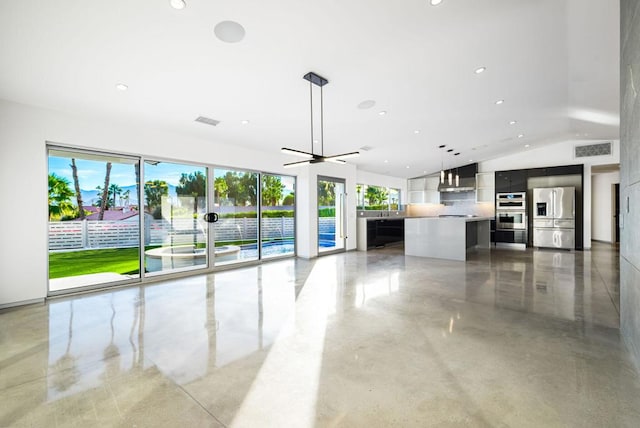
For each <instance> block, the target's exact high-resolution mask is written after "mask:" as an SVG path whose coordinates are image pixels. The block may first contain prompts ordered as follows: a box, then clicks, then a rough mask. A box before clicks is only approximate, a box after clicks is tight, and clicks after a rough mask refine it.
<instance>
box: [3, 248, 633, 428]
mask: <svg viewBox="0 0 640 428" xmlns="http://www.w3.org/2000/svg"><path fill="white" fill-rule="evenodd" d="M617 258H618V253H617V251H616V250H615V249H614V248H612V247H611V246H609V245H604V244H598V243H594V247H593V250H592V251H586V252H575V253H574V252H554V251H536V250H527V251H513V250H502V249H494V250H492V251H488V250H484V251H480V252H477V253H474V254H472V255H471V256H470V260H469V261H467V262H466V263H464V262H451V261H443V260H435V259H423V258H418V257H405V256H404V255H403V253H402V249H401V248H390V249H382V250H375V251H370V252H368V253H364V252H349V253H345V254H339V255H331V256H326V257H321V258H319V259H317V260H312V261H307V260H294V259H288V260H280V261H275V262H271V263H265V264H263V265H261V266H256V267H248V268H241V269H237V270H232V271H225V272H220V273H217V274H215V275H201V276H194V277H190V278H187V279H180V280H172V281H167V282H164V283H157V284H153V285H147V286H144V287H130V288H124V289H117V290H112V291H107V292H99V293H93V294H86V295H80V296H75V297H69V298H62V299H55V300H50V301H49V302H48V303H46V304H45V305H36V306H30V307H24V308H18V309H13V310H5V311H2V312H0V426H2V427H4V426H10V427H22V426H33V427H54V426H60V427H76V426H77V427H88V426H101V427H102V426H129V427H132V426H137V427H165V426H166V427H183V426H184V427H186V426H189V427H207V426H214V427H215V426H234V427H267V426H273V427H302V428H304V427H338V426H340V427H388V426H400V427H409V426H416V427H424V426H447V427H448V426H461V427H462V426H465V427H466V426H498V427H556V426H558V427H564V426H569V427H605V426H606V427H617V426H634V427H637V426H639V425H640V377H639V375H638V373H637V372H636V371H635V369H634V367H633V365H632V363H631V362H630V360H629V358H628V355H627V353H626V351H625V349H624V345H623V343H622V342H621V339H620V334H619V330H618V319H619V316H618V308H619V302H618V301H619V295H618V282H619V279H618V278H619V277H618V271H619V270H618V262H617Z"/></svg>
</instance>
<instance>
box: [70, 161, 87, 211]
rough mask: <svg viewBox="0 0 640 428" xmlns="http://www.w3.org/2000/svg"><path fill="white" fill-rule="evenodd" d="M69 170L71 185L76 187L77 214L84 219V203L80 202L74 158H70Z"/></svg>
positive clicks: (80, 193)
mask: <svg viewBox="0 0 640 428" xmlns="http://www.w3.org/2000/svg"><path fill="white" fill-rule="evenodd" d="M71 171H72V173H73V185H74V187H75V188H76V201H77V202H78V214H79V217H80V220H84V218H85V215H84V208H83V206H84V204H83V203H82V192H81V191H80V180H79V179H78V167H77V166H76V160H75V158H71Z"/></svg>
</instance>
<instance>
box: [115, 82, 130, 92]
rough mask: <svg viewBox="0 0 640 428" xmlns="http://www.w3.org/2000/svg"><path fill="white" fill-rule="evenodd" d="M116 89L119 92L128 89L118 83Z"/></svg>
mask: <svg viewBox="0 0 640 428" xmlns="http://www.w3.org/2000/svg"><path fill="white" fill-rule="evenodd" d="M116 89H117V90H119V91H126V90H127V89H129V87H128V86H127V85H125V84H124V83H118V84H117V85H116Z"/></svg>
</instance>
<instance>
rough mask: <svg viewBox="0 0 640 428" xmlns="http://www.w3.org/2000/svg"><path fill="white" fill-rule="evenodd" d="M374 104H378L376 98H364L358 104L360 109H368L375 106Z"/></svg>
mask: <svg viewBox="0 0 640 428" xmlns="http://www.w3.org/2000/svg"><path fill="white" fill-rule="evenodd" d="M374 105H376V102H375V101H374V100H364V101H362V102H361V103H360V104H358V108H359V109H360V110H366V109H368V108H371V107H373V106H374Z"/></svg>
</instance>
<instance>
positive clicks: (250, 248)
mask: <svg viewBox="0 0 640 428" xmlns="http://www.w3.org/2000/svg"><path fill="white" fill-rule="evenodd" d="M319 245H320V246H321V247H323V248H330V247H335V246H336V243H335V241H332V240H328V239H321V240H320V241H319ZM294 252H295V245H294V243H293V240H289V241H278V242H265V243H263V244H262V257H263V258H267V257H276V256H283V255H287V254H291V255H293V254H294ZM257 258H258V245H257V244H245V245H241V246H240V254H238V258H237V259H236V260H234V261H241V260H255V259H257ZM224 263H225V264H226V263H229V261H225V262H224Z"/></svg>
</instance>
